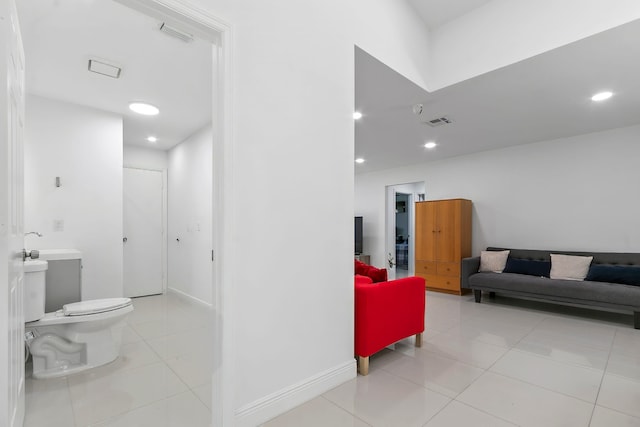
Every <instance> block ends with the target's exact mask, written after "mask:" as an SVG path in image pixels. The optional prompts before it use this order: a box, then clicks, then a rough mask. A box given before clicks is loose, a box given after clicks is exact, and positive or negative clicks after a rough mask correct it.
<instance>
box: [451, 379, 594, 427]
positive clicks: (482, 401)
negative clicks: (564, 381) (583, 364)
mask: <svg viewBox="0 0 640 427" xmlns="http://www.w3.org/2000/svg"><path fill="white" fill-rule="evenodd" d="M456 400H458V401H460V402H463V403H466V404H468V405H471V406H473V407H474V408H476V409H479V410H481V411H485V412H488V413H490V414H492V415H494V416H496V417H498V418H501V419H504V420H507V421H510V422H512V423H515V424H518V425H521V426H535V427H538V426H545V427H552V426H568V425H571V426H587V425H589V419H590V418H591V411H592V409H593V404H589V403H587V402H584V401H582V400H578V399H575V398H573V397H569V396H565V395H563V394H560V393H556V392H553V391H549V390H545V389H543V388H540V387H537V386H534V385H531V384H527V383H524V382H522V381H518V380H515V379H512V378H508V377H505V376H502V375H498V374H495V373H492V372H487V373H485V374H484V375H482V376H481V377H480V378H478V379H477V380H476V381H475V382H474V383H473V384H471V385H470V386H469V388H467V389H466V390H465V391H464V392H462V394H460V396H458V398H457V399H456Z"/></svg>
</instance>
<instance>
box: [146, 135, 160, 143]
mask: <svg viewBox="0 0 640 427" xmlns="http://www.w3.org/2000/svg"><path fill="white" fill-rule="evenodd" d="M147 141H149V142H151V143H155V142H158V138H156V137H155V136H148V137H147Z"/></svg>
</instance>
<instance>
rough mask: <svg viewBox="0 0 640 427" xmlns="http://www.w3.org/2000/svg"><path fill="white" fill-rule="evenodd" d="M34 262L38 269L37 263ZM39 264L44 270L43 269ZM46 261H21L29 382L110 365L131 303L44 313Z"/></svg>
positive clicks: (87, 304)
mask: <svg viewBox="0 0 640 427" xmlns="http://www.w3.org/2000/svg"><path fill="white" fill-rule="evenodd" d="M36 263H39V264H36ZM42 263H44V264H45V265H42ZM44 270H46V261H27V262H25V295H26V296H27V297H25V299H24V304H25V306H24V311H25V314H27V313H29V315H28V316H25V320H31V321H28V322H27V323H25V336H26V337H27V345H28V347H29V351H30V352H31V355H32V357H33V378H55V377H61V376H65V375H70V374H73V373H77V372H81V371H85V370H87V369H91V368H95V367H97V366H101V365H104V364H106V363H109V362H112V361H114V360H115V359H116V358H117V357H118V355H119V353H120V342H121V337H122V329H123V325H124V319H125V317H126V316H127V314H128V313H130V312H132V311H133V305H132V303H131V299H130V298H107V299H98V300H88V301H80V302H76V303H71V304H65V305H64V306H63V308H62V309H61V310H58V311H56V312H52V313H45V312H44V300H45V298H44V289H45V283H44V275H43V274H37V273H42V272H43V271H44Z"/></svg>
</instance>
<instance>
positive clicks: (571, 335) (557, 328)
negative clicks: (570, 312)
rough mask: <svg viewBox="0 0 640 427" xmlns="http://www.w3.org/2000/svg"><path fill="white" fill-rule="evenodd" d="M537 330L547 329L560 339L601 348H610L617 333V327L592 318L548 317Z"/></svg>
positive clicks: (546, 330)
mask: <svg viewBox="0 0 640 427" xmlns="http://www.w3.org/2000/svg"><path fill="white" fill-rule="evenodd" d="M535 330H537V331H545V332H547V333H548V334H550V335H552V336H555V337H557V338H559V339H563V340H567V341H571V342H573V343H576V344H579V345H582V346H585V347H590V348H594V349H599V350H607V351H608V350H609V349H610V348H611V344H612V343H613V339H614V336H615V334H616V328H615V327H613V326H610V325H605V324H602V323H599V322H595V321H591V320H578V319H566V318H561V317H555V316H553V317H548V318H546V319H544V320H543V321H542V322H540V323H539V324H538V325H537V326H536V328H535Z"/></svg>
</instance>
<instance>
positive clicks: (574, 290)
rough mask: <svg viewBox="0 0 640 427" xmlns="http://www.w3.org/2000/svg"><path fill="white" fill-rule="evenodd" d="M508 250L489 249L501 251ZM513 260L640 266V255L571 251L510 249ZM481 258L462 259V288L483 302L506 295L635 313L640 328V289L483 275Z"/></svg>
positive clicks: (597, 283)
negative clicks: (577, 259) (573, 259)
mask: <svg viewBox="0 0 640 427" xmlns="http://www.w3.org/2000/svg"><path fill="white" fill-rule="evenodd" d="M505 249H508V248H494V247H489V248H487V250H491V251H501V250H505ZM509 250H510V251H511V252H510V254H509V256H510V257H513V258H517V259H524V260H535V261H549V260H550V254H551V253H554V254H565V255H584V256H593V261H592V265H593V264H612V265H620V266H626V265H631V266H640V253H613V252H567V251H547V250H529V249H509ZM479 266H480V257H473V258H465V259H463V260H462V272H461V273H462V274H461V275H462V287H463V288H468V289H473V292H474V295H475V300H476V302H477V303H479V302H481V299H482V291H485V292H489V293H490V295H491V296H493V295H494V294H495V293H504V294H505V295H511V296H515V297H523V298H528V299H535V300H546V301H552V302H559V303H570V304H576V305H582V306H591V307H603V308H609V309H616V310H623V311H631V312H633V314H634V317H633V323H634V328H636V329H640V286H633V285H625V284H619V283H608V282H596V281H587V280H585V281H571V280H558V279H549V278H547V277H536V276H531V275H525V274H515V273H486V272H482V273H479V272H478V269H479Z"/></svg>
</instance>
